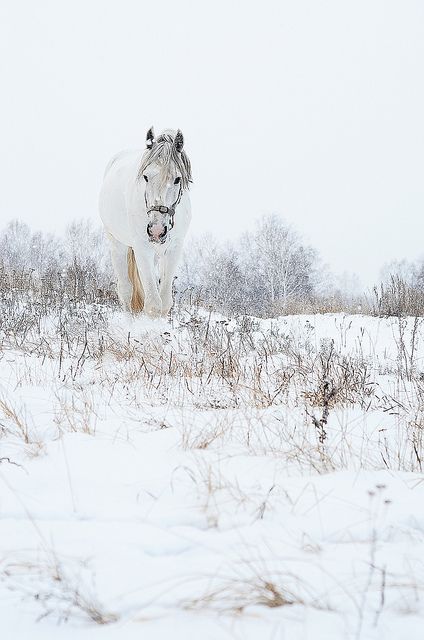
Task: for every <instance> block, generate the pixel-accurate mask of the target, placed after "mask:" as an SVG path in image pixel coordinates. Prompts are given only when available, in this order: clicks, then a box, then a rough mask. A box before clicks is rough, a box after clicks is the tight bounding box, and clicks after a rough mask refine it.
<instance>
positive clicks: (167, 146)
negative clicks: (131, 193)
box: [137, 129, 193, 189]
mask: <svg viewBox="0 0 424 640" xmlns="http://www.w3.org/2000/svg"><path fill="white" fill-rule="evenodd" d="M175 135H176V132H175V131H174V130H172V129H166V130H165V131H163V132H162V133H161V134H160V135H159V136H158V137H157V138H156V139H155V140H154V142H153V146H152V148H151V149H146V151H145V152H144V154H143V157H142V158H141V164H140V167H139V170H138V173H137V180H141V179H142V177H143V173H144V171H145V169H146V168H147V167H148V166H149V164H151V163H152V162H156V163H157V164H159V165H161V167H162V169H163V171H164V179H165V180H166V179H168V177H169V176H171V175H173V174H174V173H175V170H176V171H177V172H178V173H179V174H180V175H181V186H182V188H183V189H188V188H189V184H190V182H193V179H192V176H191V164H190V160H189V158H188V156H187V154H186V152H185V151H184V149H183V150H182V151H177V149H176V148H175V145H174V139H175Z"/></svg>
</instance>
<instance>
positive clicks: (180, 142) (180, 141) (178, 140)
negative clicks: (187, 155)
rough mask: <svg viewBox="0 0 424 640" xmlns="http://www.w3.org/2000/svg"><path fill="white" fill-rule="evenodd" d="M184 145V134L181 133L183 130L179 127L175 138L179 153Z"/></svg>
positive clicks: (175, 145)
mask: <svg viewBox="0 0 424 640" xmlns="http://www.w3.org/2000/svg"><path fill="white" fill-rule="evenodd" d="M183 146H184V136H183V134H182V133H181V131H180V130H179V129H178V131H177V133H176V134H175V138H174V147H175V148H176V150H177V151H178V153H181V151H182V150H183Z"/></svg>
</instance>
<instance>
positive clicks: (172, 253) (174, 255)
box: [160, 244, 183, 316]
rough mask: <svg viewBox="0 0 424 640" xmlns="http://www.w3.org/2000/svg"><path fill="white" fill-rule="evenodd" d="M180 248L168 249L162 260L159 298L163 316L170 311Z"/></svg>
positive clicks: (177, 245)
mask: <svg viewBox="0 0 424 640" xmlns="http://www.w3.org/2000/svg"><path fill="white" fill-rule="evenodd" d="M182 248H183V247H182V244H176V245H174V246H173V247H172V248H169V249H168V250H167V252H166V253H165V255H164V256H163V258H162V264H161V278H160V297H161V300H162V315H164V316H166V315H167V314H168V313H169V312H170V311H171V308H172V305H173V299H172V284H173V282H174V278H175V275H176V273H177V268H178V264H179V261H180V257H181V253H182Z"/></svg>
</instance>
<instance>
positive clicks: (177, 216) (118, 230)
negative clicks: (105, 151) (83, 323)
mask: <svg viewBox="0 0 424 640" xmlns="http://www.w3.org/2000/svg"><path fill="white" fill-rule="evenodd" d="M146 144H147V149H146V150H145V151H144V152H143V151H123V152H121V153H119V154H117V155H116V156H115V157H114V158H112V160H111V161H110V162H109V164H108V166H107V168H106V171H105V175H104V181H103V186H102V189H101V192H100V217H101V219H102V221H103V224H104V226H105V228H106V231H107V234H108V237H109V240H110V244H111V256H112V264H113V268H114V270H115V274H116V277H117V281H118V282H117V285H118V296H119V299H120V301H121V303H122V305H123V307H124V308H125V309H127V310H129V311H133V312H139V311H142V310H143V309H144V311H145V313H147V314H149V315H151V316H159V315H167V314H168V313H169V311H170V309H171V307H172V284H173V280H174V277H175V273H176V270H177V267H178V263H179V260H180V257H181V253H182V249H183V243H184V238H185V236H186V233H187V230H188V227H189V224H190V220H191V206H190V198H189V194H188V188H189V184H190V182H192V178H191V166H190V161H189V159H188V157H187V154H186V153H185V151H183V146H184V138H183V134H182V133H181V131H180V130H178V131H177V132H175V131H173V130H170V129H168V130H166V131H164V132H163V133H161V134H160V136H158V137H157V138H155V136H154V132H153V127H151V128H150V129H149V131H148V132H147V137H146Z"/></svg>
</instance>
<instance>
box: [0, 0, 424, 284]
mask: <svg viewBox="0 0 424 640" xmlns="http://www.w3.org/2000/svg"><path fill="white" fill-rule="evenodd" d="M0 65H1V96H2V98H1V106H0V110H1V124H0V126H1V132H0V141H1V152H0V170H1V177H2V179H1V188H0V224H1V225H2V226H3V225H4V224H5V223H6V222H7V221H8V220H10V219H11V218H16V217H18V218H20V219H22V220H24V221H26V222H28V223H30V224H31V225H32V226H33V227H34V228H42V229H48V230H55V231H56V230H57V231H61V230H63V229H64V227H65V226H66V224H67V223H68V222H69V221H70V220H72V219H74V218H80V217H90V218H92V219H93V220H95V221H97V220H98V213H97V194H98V191H99V187H100V183H101V178H102V174H103V171H104V167H105V164H106V163H107V161H108V159H109V157H110V156H111V155H112V154H114V153H115V152H117V151H119V150H120V149H125V148H137V147H138V146H144V139H145V133H146V129H147V128H148V127H149V126H150V125H152V124H153V125H154V126H155V128H156V131H160V130H161V129H163V128H167V127H173V128H177V127H179V128H181V129H182V131H183V133H184V135H185V140H186V149H187V151H188V153H189V155H190V157H191V160H192V165H193V172H194V179H195V183H194V185H193V187H192V202H193V224H192V230H193V232H195V233H200V232H203V231H212V232H214V233H215V234H217V235H219V236H220V237H234V236H236V235H237V234H238V233H239V232H242V231H243V230H244V229H246V228H252V227H253V224H254V220H255V219H256V218H258V217H260V216H261V215H264V214H267V213H271V212H272V213H278V214H280V215H282V216H283V217H284V218H285V219H286V220H287V221H288V222H290V223H291V224H292V225H294V226H295V227H296V228H297V229H298V230H299V231H300V232H301V233H302V234H303V235H304V236H305V238H306V239H307V241H308V242H309V243H311V244H312V245H314V246H315V247H316V248H317V249H318V250H319V251H320V253H321V255H322V258H323V260H324V261H325V262H327V263H328V264H329V265H330V267H331V268H333V269H334V270H335V271H339V272H341V271H343V270H348V271H352V272H356V273H358V274H359V276H360V277H361V279H362V281H363V282H364V283H365V284H370V283H371V282H372V281H373V280H374V279H375V278H376V277H377V275H378V271H379V269H380V267H381V265H382V264H383V263H384V262H386V261H388V260H392V259H401V258H404V257H405V258H409V259H414V258H418V257H420V256H423V254H424V215H423V214H424V85H423V78H424V2H423V1H422V0H416V1H413V0H399V1H391V0H355V1H353V0H351V1H349V2H347V1H343V0H328V1H321V2H320V1H317V0H309V1H301V0H290V1H284V0H276V1H275V2H273V1H271V0H262V1H260V2H258V1H257V0H254V1H251V0H244V1H241V0H240V1H231V0H213V1H212V2H202V1H201V0H197V1H188V0H178V1H176V0H172V1H171V0H168V1H160V0H149V1H146V0H138V1H136V0H116V1H108V0H91V1H89V0H84V1H80V0H72V1H68V2H65V1H61V0H54V1H53V0H52V1H47V0H38V1H37V2H33V1H32V0H26V1H23V0H13V1H12V0H1V2H0Z"/></svg>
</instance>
